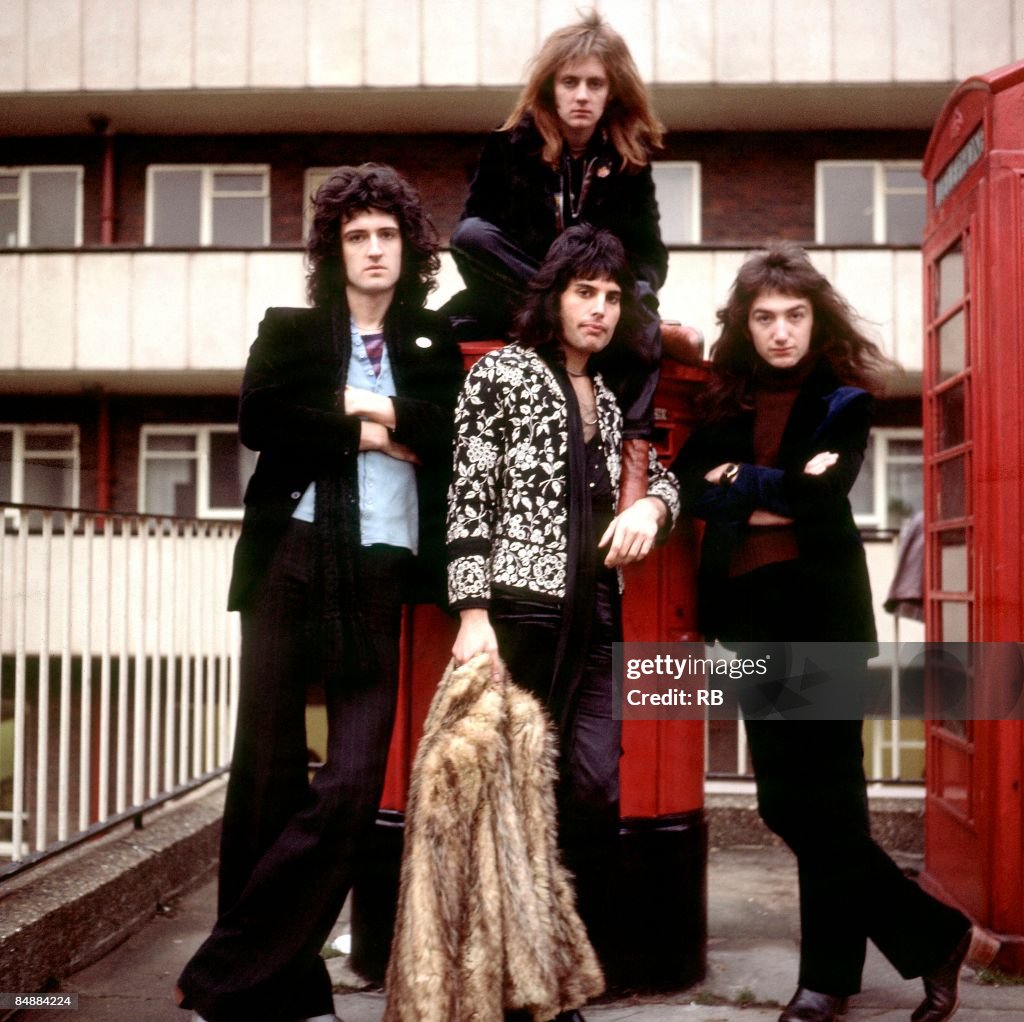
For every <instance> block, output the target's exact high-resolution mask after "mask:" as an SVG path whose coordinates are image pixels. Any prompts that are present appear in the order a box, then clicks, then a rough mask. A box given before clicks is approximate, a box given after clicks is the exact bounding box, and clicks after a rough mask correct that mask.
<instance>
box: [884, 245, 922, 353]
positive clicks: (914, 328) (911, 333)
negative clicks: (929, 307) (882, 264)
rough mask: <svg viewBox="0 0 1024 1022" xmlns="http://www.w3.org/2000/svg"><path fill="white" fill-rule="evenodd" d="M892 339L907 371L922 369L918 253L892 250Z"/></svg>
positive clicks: (920, 295) (920, 271) (920, 279)
mask: <svg viewBox="0 0 1024 1022" xmlns="http://www.w3.org/2000/svg"><path fill="white" fill-rule="evenodd" d="M892 288H893V305H894V313H893V339H894V340H895V351H894V352H893V355H894V357H895V359H896V361H897V362H899V363H900V365H901V366H903V368H904V369H905V370H907V372H922V371H923V370H924V306H923V301H924V267H923V263H922V260H921V253H920V252H895V253H893V283H892Z"/></svg>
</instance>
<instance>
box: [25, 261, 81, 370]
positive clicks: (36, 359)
mask: <svg viewBox="0 0 1024 1022" xmlns="http://www.w3.org/2000/svg"><path fill="white" fill-rule="evenodd" d="M21 258H22V262H21V309H20V312H21V316H20V321H21V351H20V354H19V362H20V366H19V367H20V368H22V369H71V368H72V367H73V366H74V361H75V260H76V258H77V257H76V256H73V255H24V256H22V257H21Z"/></svg>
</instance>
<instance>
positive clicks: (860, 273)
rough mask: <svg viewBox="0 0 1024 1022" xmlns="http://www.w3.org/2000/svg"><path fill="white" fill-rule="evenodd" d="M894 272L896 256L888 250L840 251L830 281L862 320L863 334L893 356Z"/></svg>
mask: <svg viewBox="0 0 1024 1022" xmlns="http://www.w3.org/2000/svg"><path fill="white" fill-rule="evenodd" d="M893 273H894V260H893V253H892V252H891V251H890V250H889V249H880V250H877V251H872V250H862V251H839V252H837V253H836V256H835V272H834V274H833V275H832V277H831V278H830V279H831V281H832V284H833V286H834V287H835V288H836V289H837V290H838V291H839V293H840V294H842V295H843V296H844V297H845V298H846V300H847V301H848V302H849V303H850V304H851V305H852V306H853V307H854V309H855V310H856V312H857V314H858V315H859V316H860V317H861V319H862V323H861V328H862V329H863V331H864V333H865V334H866V335H867V336H868V337H870V338H871V340H873V341H874V342H875V343H876V344H878V345H880V346H881V348H882V350H883V351H884V352H885V353H886V354H887V355H890V356H894V355H895V352H896V341H895V336H894V328H895V319H896V303H895V300H894V295H893V292H894V288H893V284H894V280H893Z"/></svg>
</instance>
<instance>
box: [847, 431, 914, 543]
mask: <svg viewBox="0 0 1024 1022" xmlns="http://www.w3.org/2000/svg"><path fill="white" fill-rule="evenodd" d="M923 458H924V452H923V447H922V433H921V430H920V429H917V428H912V427H905V428H888V429H886V428H878V429H873V430H872V431H871V436H870V437H869V438H868V447H867V451H866V452H865V455H864V464H863V466H862V467H861V470H860V475H859V476H858V477H857V482H856V483H855V484H854V487H853V490H852V491H851V492H850V503H851V504H852V506H853V514H854V518H855V519H856V521H857V524H858V525H860V526H862V527H865V528H875V529H898V528H899V527H900V526H901V525H902V524H903V523H904V522H905V521H906V520H907V519H908V518H909V517H910V516H911V515H912V514H913V513H914V512H915V511H920V510H921V508H923V507H924V481H923V479H924V476H923V469H922V463H923Z"/></svg>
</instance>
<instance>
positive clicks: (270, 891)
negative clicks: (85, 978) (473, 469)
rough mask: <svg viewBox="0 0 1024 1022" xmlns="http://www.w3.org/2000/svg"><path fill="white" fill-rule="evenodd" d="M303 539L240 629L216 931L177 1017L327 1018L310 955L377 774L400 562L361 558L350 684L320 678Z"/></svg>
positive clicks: (346, 679) (294, 542)
mask: <svg viewBox="0 0 1024 1022" xmlns="http://www.w3.org/2000/svg"><path fill="white" fill-rule="evenodd" d="M317 553H318V546H317V541H316V538H315V534H314V528H313V526H311V525H308V524H306V523H303V522H292V523H291V524H290V526H289V528H288V532H287V533H286V535H285V537H284V539H283V540H282V542H281V544H280V546H279V548H278V550H277V551H276V553H275V557H274V560H273V564H272V567H271V569H270V573H269V576H268V578H267V580H266V583H265V586H264V588H263V590H262V592H261V593H260V595H259V597H258V599H257V601H256V603H255V604H254V606H253V607H252V608H251V610H249V611H247V612H244V613H243V615H242V671H241V691H240V696H239V708H238V722H237V729H236V739H235V748H234V755H233V759H232V764H231V775H230V779H229V782H228V792H227V802H226V806H225V812H224V829H223V836H222V842H221V861H220V889H219V897H218V910H219V917H218V919H217V922H216V925H215V926H214V928H213V932H212V933H211V934H210V936H209V938H208V939H207V940H206V941H205V943H204V944H203V945H202V946H201V947H200V948H199V950H198V951H197V952H196V954H195V955H194V957H193V958H192V960H191V961H190V962H189V963H188V965H187V966H186V967H185V970H184V972H183V973H182V975H181V978H180V980H179V986H180V987H181V989H182V991H183V992H184V994H185V1003H186V1006H189V1007H192V1008H194V1009H195V1010H196V1011H197V1012H199V1014H200V1015H202V1016H203V1017H204V1018H205V1019H207V1020H208V1022H242V1020H246V1022H257V1020H265V1022H287V1020H290V1019H301V1018H307V1017H310V1016H315V1015H321V1014H330V1013H332V1012H333V1000H332V996H331V983H330V980H329V978H328V975H327V970H326V967H325V966H324V962H323V960H322V959H321V957H320V950H321V948H322V947H323V944H324V941H325V939H326V937H327V936H328V934H329V932H330V930H331V927H332V926H333V925H334V923H335V921H336V920H337V917H338V914H339V912H340V911H341V908H342V905H343V904H344V901H345V897H346V895H347V894H348V891H349V888H350V886H351V884H352V877H353V872H354V870H355V868H356V865H357V861H358V857H359V854H360V851H361V849H362V847H363V845H364V843H365V840H366V838H367V836H368V835H369V834H370V832H371V830H372V827H373V823H374V819H375V817H376V811H377V808H378V806H379V804H380V795H381V790H382V788H383V784H384V774H385V769H386V765H387V754H388V746H389V742H390V738H391V730H392V726H393V723H394V715H395V702H396V693H397V685H398V641H399V633H400V628H401V611H402V590H403V579H404V578H405V577H406V576H407V574H408V572H407V566H408V558H409V555H408V553H407V552H404V551H399V550H396V549H394V548H390V547H371V548H363V550H362V557H361V559H360V565H359V569H358V598H357V602H358V605H359V608H360V622H359V625H358V626H359V627H360V628H362V629H363V630H364V634H365V635H366V637H367V638H368V640H369V641H368V643H367V650H368V652H364V657H365V658H366V660H367V661H368V662H367V663H364V665H363V667H362V670H361V671H359V672H355V671H353V670H352V669H351V664H350V663H349V664H345V663H342V664H341V665H340V667H339V668H338V669H337V670H335V671H332V672H331V673H330V674H329V675H328V676H322V675H323V674H324V670H323V663H324V662H325V661H324V658H323V657H322V656H321V655H320V652H321V648H320V644H319V643H318V641H317V637H318V635H319V634H320V632H319V624H320V613H319V610H320V600H319V597H318V593H319V580H318V576H317V572H316V565H317ZM313 682H322V683H323V687H324V695H325V699H326V706H327V722H328V739H327V742H328V745H327V756H326V760H325V762H324V763H323V765H322V766H321V767H320V769H318V770H317V771H316V774H315V776H314V778H313V780H312V782H310V781H309V780H308V779H307V778H308V773H307V759H308V757H307V746H306V731H305V712H306V694H307V689H308V688H309V686H310V684H311V683H313Z"/></svg>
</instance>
